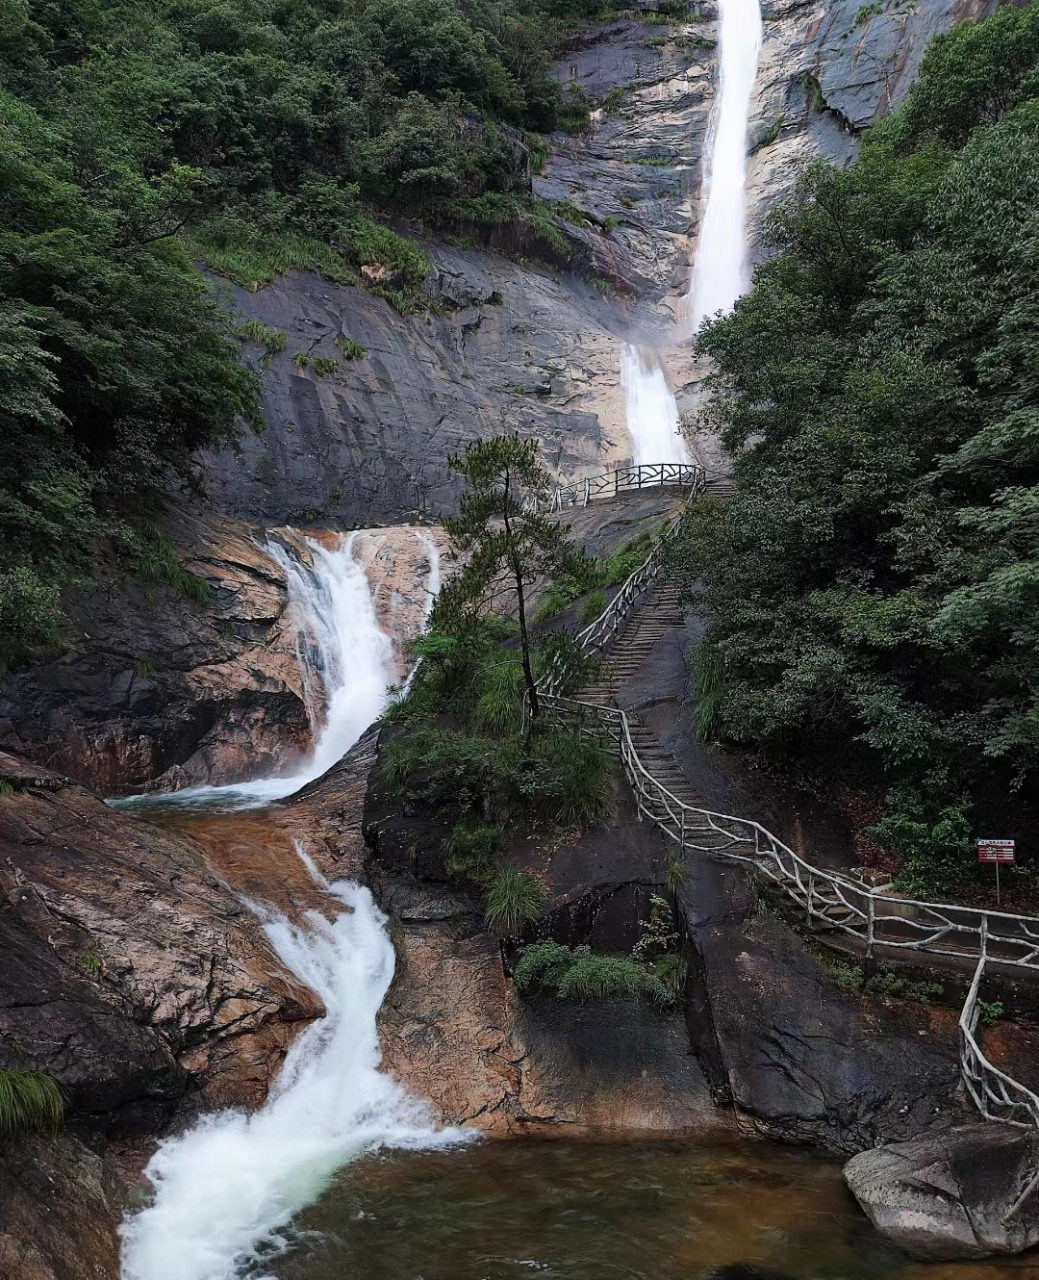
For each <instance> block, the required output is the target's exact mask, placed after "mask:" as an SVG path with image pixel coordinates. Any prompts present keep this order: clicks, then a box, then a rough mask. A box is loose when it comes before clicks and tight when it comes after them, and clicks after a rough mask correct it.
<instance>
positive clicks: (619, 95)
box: [602, 85, 624, 115]
mask: <svg viewBox="0 0 1039 1280" xmlns="http://www.w3.org/2000/svg"><path fill="white" fill-rule="evenodd" d="M623 101H624V89H623V88H622V87H621V86H620V85H616V86H615V87H614V88H612V89H611V90H610V91H609V93H608V94H607V95H606V97H605V98H603V100H602V109H603V111H605V112H606V114H607V115H612V114H613V112H614V111H619V110H620V106H621V103H622V102H623Z"/></svg>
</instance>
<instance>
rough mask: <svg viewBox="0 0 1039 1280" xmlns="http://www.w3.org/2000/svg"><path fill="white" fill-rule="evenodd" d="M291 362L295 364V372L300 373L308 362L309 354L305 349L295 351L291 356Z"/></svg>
mask: <svg viewBox="0 0 1039 1280" xmlns="http://www.w3.org/2000/svg"><path fill="white" fill-rule="evenodd" d="M292 363H293V364H294V365H295V366H296V371H297V373H302V372H303V370H304V369H305V368H307V366H308V365H309V364H310V356H309V355H308V354H307V352H305V351H297V352H296V354H295V355H294V356H293V357H292Z"/></svg>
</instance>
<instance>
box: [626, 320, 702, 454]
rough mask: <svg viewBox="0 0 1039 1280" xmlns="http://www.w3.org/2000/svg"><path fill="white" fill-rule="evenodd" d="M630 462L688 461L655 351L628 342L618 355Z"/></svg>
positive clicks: (669, 393)
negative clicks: (625, 410)
mask: <svg viewBox="0 0 1039 1280" xmlns="http://www.w3.org/2000/svg"><path fill="white" fill-rule="evenodd" d="M621 385H622V386H623V388H624V395H625V400H626V405H627V421H628V436H629V438H630V439H631V452H632V459H631V460H632V463H633V464H634V465H635V466H639V465H640V464H643V463H652V462H688V461H689V452H688V450H687V449H686V447H685V441H684V440H683V439H682V435H681V432H680V430H679V424H678V405H677V404H676V402H675V397H674V393H673V392H672V390H671V388H670V386H669V385H668V381H667V374H666V373H665V372H664V366H663V365H662V364H661V362H660V357H659V356H658V355H657V353H656V352H655V351H651V350H649V349H647V348H645V347H636V346H633V345H632V344H631V343H628V344H627V345H626V346H625V347H624V351H623V353H622V355H621Z"/></svg>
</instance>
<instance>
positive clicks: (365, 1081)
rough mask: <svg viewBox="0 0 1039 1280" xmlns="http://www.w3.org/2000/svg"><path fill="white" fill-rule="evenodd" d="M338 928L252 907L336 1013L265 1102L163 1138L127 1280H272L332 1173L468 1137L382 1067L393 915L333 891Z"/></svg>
mask: <svg viewBox="0 0 1039 1280" xmlns="http://www.w3.org/2000/svg"><path fill="white" fill-rule="evenodd" d="M305 861H307V863H308V866H309V867H310V870H311V874H312V875H314V878H315V880H317V882H318V883H319V884H320V885H321V886H322V888H324V889H325V890H326V891H327V892H328V894H329V895H330V896H331V897H332V898H333V899H335V900H337V906H338V907H339V913H338V914H337V915H336V916H335V918H334V919H333V920H331V921H329V920H327V919H325V917H324V916H322V915H321V914H320V913H319V912H317V911H310V912H308V913H307V915H306V923H305V926H303V927H300V926H297V925H294V924H292V923H291V922H290V921H289V920H287V919H286V918H285V917H284V916H281V915H278V914H275V913H272V912H268V911H266V910H264V909H263V908H260V907H256V906H253V904H250V906H253V910H255V911H256V912H257V914H258V915H259V916H260V917H261V920H262V921H263V927H264V930H265V932H266V934H267V937H268V938H269V939H270V942H271V945H272V946H273V948H274V950H275V951H276V952H277V953H278V955H279V957H280V958H281V959H282V961H284V963H285V965H286V966H287V967H288V968H289V969H291V970H292V972H293V973H294V974H295V975H296V977H297V978H299V980H300V981H301V982H304V983H306V984H307V985H308V986H310V987H312V988H313V989H314V990H315V991H316V992H317V993H318V994H319V995H320V996H321V998H322V1000H323V1001H324V1003H325V1007H326V1009H327V1011H328V1012H327V1016H326V1017H325V1018H324V1019H322V1020H319V1021H316V1022H314V1023H312V1024H311V1026H310V1027H308V1028H307V1030H306V1031H304V1032H303V1034H302V1035H301V1036H299V1037H298V1038H297V1039H296V1040H295V1041H294V1043H293V1045H292V1048H291V1049H290V1050H289V1053H288V1056H287V1057H286V1059H285V1063H284V1066H283V1067H282V1070H281V1073H280V1075H279V1078H278V1081H277V1083H276V1085H275V1087H274V1088H273V1089H272V1091H271V1094H270V1096H269V1097H268V1099H267V1102H266V1104H265V1105H264V1106H263V1107H262V1108H261V1109H260V1110H259V1111H257V1112H255V1113H253V1114H251V1115H249V1114H245V1113H243V1112H240V1111H221V1112H217V1113H215V1114H213V1115H209V1116H206V1117H204V1118H203V1119H202V1120H200V1121H199V1122H197V1123H196V1124H195V1125H194V1126H193V1127H192V1128H191V1129H190V1130H188V1132H187V1133H185V1134H183V1135H181V1136H180V1137H177V1138H170V1139H167V1140H166V1141H165V1142H163V1143H162V1145H161V1146H160V1147H159V1149H158V1150H157V1151H156V1152H155V1154H154V1155H153V1156H152V1158H151V1161H150V1162H149V1164H148V1167H147V1169H146V1170H145V1173H146V1174H147V1176H148V1178H149V1179H150V1180H151V1181H152V1183H153V1184H154V1186H155V1199H154V1202H153V1203H152V1204H151V1205H150V1206H149V1207H148V1208H146V1209H143V1210H141V1211H140V1212H139V1213H137V1214H135V1215H134V1216H132V1217H130V1218H129V1219H128V1220H127V1221H126V1222H125V1223H124V1224H123V1226H122V1228H121V1234H122V1237H123V1249H122V1262H123V1266H122V1276H123V1280H232V1278H233V1277H235V1276H238V1275H240V1274H242V1273H243V1272H244V1273H245V1274H248V1276H249V1277H250V1280H264V1277H265V1276H266V1275H267V1271H266V1268H265V1267H264V1266H263V1260H264V1259H269V1258H270V1257H271V1256H272V1255H273V1254H275V1253H277V1252H278V1251H279V1250H280V1249H282V1248H283V1247H284V1246H285V1245H286V1243H287V1240H286V1237H285V1228H286V1227H287V1225H288V1224H289V1222H290V1220H291V1219H292V1217H293V1216H294V1215H295V1214H296V1213H298V1212H299V1211H300V1210H301V1209H303V1208H305V1207H306V1205H308V1204H311V1203H312V1202H313V1201H314V1200H315V1199H316V1198H317V1197H318V1196H319V1195H320V1194H321V1192H322V1191H323V1190H324V1188H325V1187H326V1186H327V1184H328V1182H329V1180H330V1179H331V1177H332V1175H333V1173H334V1172H335V1171H336V1170H337V1169H338V1168H340V1167H341V1166H342V1165H344V1164H346V1163H348V1162H349V1161H351V1160H353V1159H355V1158H357V1157H358V1156H360V1155H362V1154H364V1153H366V1152H370V1151H373V1150H377V1149H379V1148H386V1147H394V1148H411V1149H416V1148H426V1147H432V1146H447V1145H451V1144H454V1143H458V1142H461V1141H466V1140H468V1139H469V1137H471V1135H469V1134H463V1133H461V1132H460V1131H458V1130H451V1129H449V1130H442V1131H440V1132H437V1131H435V1130H434V1129H433V1127H432V1126H431V1123H430V1119H429V1116H428V1114H427V1113H426V1110H425V1107H424V1105H423V1104H421V1103H419V1102H418V1101H416V1100H415V1099H413V1098H411V1097H410V1096H409V1095H408V1094H407V1093H406V1092H405V1091H404V1090H403V1089H402V1088H401V1087H400V1086H399V1085H398V1084H396V1083H395V1082H394V1080H393V1079H392V1078H391V1077H390V1076H388V1075H384V1074H383V1073H382V1072H380V1070H379V1062H380V1056H381V1055H380V1050H379V1036H378V1031H377V1028H376V1015H377V1014H378V1011H379V1007H380V1005H381V1004H382V1001H383V997H384V996H385V994H386V991H387V989H388V987H389V985H390V981H391V979H392V977H393V968H394V951H393V944H392V942H391V941H390V938H389V936H388V934H387V932H386V927H385V925H386V917H385V916H384V915H383V914H382V913H381V912H380V911H379V909H378V908H377V907H376V906H375V904H374V902H373V901H372V896H371V894H370V893H369V892H368V890H367V889H365V888H362V887H360V886H359V885H356V884H351V883H350V882H349V881H345V880H344V881H339V882H338V883H336V884H328V883H327V882H326V881H325V880H323V879H322V878H321V876H320V875H319V874H318V873H317V872H316V870H315V869H314V867H313V864H312V863H310V862H309V860H307V859H305Z"/></svg>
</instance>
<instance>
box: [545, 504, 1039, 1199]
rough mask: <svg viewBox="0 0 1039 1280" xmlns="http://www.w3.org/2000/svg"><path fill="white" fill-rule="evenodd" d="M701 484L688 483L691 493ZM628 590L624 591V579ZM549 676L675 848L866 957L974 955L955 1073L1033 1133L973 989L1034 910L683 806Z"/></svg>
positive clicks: (1016, 942)
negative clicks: (988, 1041) (953, 892)
mask: <svg viewBox="0 0 1039 1280" xmlns="http://www.w3.org/2000/svg"><path fill="white" fill-rule="evenodd" d="M702 488H703V484H702V482H701V483H700V485H699V487H695V486H694V490H693V493H692V494H691V495H690V496H691V497H694V496H695V495H696V494H697V493H698V492H700V491H702ZM680 521H681V516H679V517H678V518H677V519H676V520H675V521H674V522H672V524H671V526H669V528H668V530H667V531H666V532H665V534H664V535H663V536H662V537H661V538H660V539H659V540H658V542H657V543H656V545H655V546H654V548H653V550H652V551H651V552H650V554H649V556H648V557H647V559H646V561H645V562H644V564H642V565H641V566H640V567H639V569H637V570H636V571H635V572H634V573H633V574H632V575H631V577H630V578H629V579H628V582H627V583H625V585H624V587H622V588H621V591H620V592H618V594H617V596H616V597H615V598H614V600H613V601H611V602H610V604H609V605H608V606H607V608H606V609H605V610H604V611H603V613H602V614H601V615H600V617H599V618H597V619H596V620H595V622H593V623H592V624H591V625H590V626H589V627H587V628H586V629H585V630H584V631H582V632H581V633H580V636H579V637H578V638H579V640H580V641H581V645H582V647H583V648H584V649H585V650H587V651H592V650H601V649H602V648H603V647H604V645H605V644H606V643H608V642H609V640H611V639H612V638H613V637H614V636H615V635H616V634H617V632H618V631H619V630H620V628H621V626H622V625H623V623H624V622H625V620H626V619H627V618H628V616H630V614H631V612H632V611H633V609H634V608H635V606H636V604H637V603H638V601H639V600H640V599H641V598H642V595H643V594H644V592H645V589H646V587H647V586H648V585H649V584H650V583H651V582H652V581H653V579H654V578H655V577H656V576H657V574H658V573H659V571H660V568H661V565H662V563H663V553H664V547H665V546H666V543H667V541H668V539H669V538H670V537H673V536H674V534H675V533H676V532H677V529H678V528H679V525H680ZM629 583H630V584H631V589H630V590H629V589H628V584H629ZM557 687H558V678H557V677H556V675H555V673H553V674H551V675H550V676H549V677H548V678H547V679H546V680H545V681H544V682H543V683H542V686H541V687H540V688H539V697H538V701H539V706H540V709H541V711H542V713H543V714H545V715H548V716H549V717H551V718H552V719H555V720H557V721H560V722H563V723H566V724H569V725H571V726H573V725H576V726H577V727H578V728H580V729H581V730H583V731H589V732H594V733H596V734H605V735H606V736H607V737H608V738H609V739H610V741H612V742H613V743H614V744H615V745H616V747H617V751H618V755H619V757H620V761H621V765H622V767H623V769H624V773H625V777H626V778H627V781H628V783H629V785H630V786H631V789H632V791H633V793H634V796H635V801H636V805H637V808H638V814H639V819H640V820H641V819H642V818H648V819H649V820H650V821H651V822H652V823H653V824H654V825H655V826H656V827H657V828H658V829H659V830H660V831H662V832H663V834H664V835H665V836H666V837H667V838H668V839H669V840H671V841H672V842H674V843H675V844H676V845H677V846H678V848H679V850H680V851H681V852H682V853H683V854H684V853H685V852H686V851H691V852H696V853H704V854H708V855H709V856H711V857H715V858H720V859H722V860H724V861H728V862H735V863H741V864H743V865H745V866H748V867H750V868H752V869H753V870H755V871H756V872H758V873H759V874H761V875H763V876H765V877H766V878H767V879H769V880H771V881H772V882H773V883H774V884H777V885H779V886H780V887H781V888H782V889H783V890H784V891H785V892H786V893H787V894H788V895H789V897H790V898H792V899H793V901H794V902H795V903H797V905H798V906H799V907H801V908H802V909H803V910H804V912H805V917H806V920H807V922H808V924H810V925H811V924H820V925H823V926H824V927H827V928H830V929H834V930H836V931H839V932H842V933H844V934H847V935H851V936H852V937H855V938H857V939H858V940H859V941H861V942H862V943H864V944H865V954H866V956H867V958H872V957H873V956H874V955H875V953H876V951H877V949H878V948H879V949H883V950H884V951H885V952H905V953H907V954H912V955H915V954H921V953H923V954H929V955H935V956H941V957H944V958H966V959H975V958H976V959H977V961H978V965H977V969H976V971H975V974H974V980H973V983H972V984H971V987H970V991H969V992H968V995H967V999H966V1002H965V1003H964V1006H963V1010H962V1013H961V1015H960V1023H959V1035H960V1073H961V1076H962V1079H963V1083H964V1086H965V1088H966V1090H967V1092H968V1093H969V1094H970V1096H971V1098H972V1099H973V1101H974V1103H975V1104H976V1105H977V1107H978V1109H979V1110H980V1111H981V1114H982V1115H983V1116H984V1117H985V1118H986V1119H988V1120H1000V1121H1003V1122H1005V1123H1008V1124H1016V1125H1020V1126H1024V1127H1026V1128H1030V1129H1035V1130H1037V1131H1039V1097H1037V1096H1036V1094H1034V1093H1033V1092H1032V1091H1031V1090H1030V1089H1028V1088H1026V1087H1025V1086H1024V1085H1023V1084H1020V1083H1019V1082H1018V1081H1016V1080H1013V1079H1012V1078H1011V1077H1010V1076H1008V1075H1006V1073H1005V1072H1002V1071H1000V1070H999V1069H998V1068H997V1067H995V1066H993V1064H992V1063H991V1062H989V1060H988V1058H986V1056H985V1054H984V1053H983V1052H982V1050H981V1048H980V1047H979V1045H978V1042H977V1039H976V1036H975V1032H976V1030H977V1024H978V1018H979V1012H980V1007H979V990H980V985H981V981H982V977H983V975H984V972H985V967H986V965H987V964H989V963H996V964H999V965H1003V966H1008V967H1009V968H1011V969H1017V970H1027V971H1029V972H1034V973H1039V918H1037V917H1035V916H1026V915H1018V914H1015V913H1013V912H1007V911H987V910H984V909H981V908H977V907H963V906H958V905H955V904H952V903H935V902H921V901H918V900H916V899H913V898H902V897H898V896H897V895H895V894H890V893H885V892H883V891H882V890H877V889H874V888H871V887H869V886H867V885H865V884H862V883H860V882H858V881H856V880H854V879H853V878H851V877H850V876H848V875H845V874H842V873H841V872H839V871H830V870H825V869H823V868H821V867H815V866H813V865H812V864H811V863H810V862H807V861H805V859H804V858H802V857H801V856H800V855H799V854H797V853H795V852H794V851H793V850H792V849H791V848H789V846H788V845H786V844H784V843H783V841H782V840H780V839H779V838H778V837H777V836H774V835H773V834H772V833H771V832H770V831H768V830H766V829H765V828H764V827H763V826H761V825H760V823H757V822H754V821H752V820H750V819H747V818H737V817H734V816H732V815H731V814H724V813H714V812H712V811H710V810H708V809H701V808H698V807H696V806H695V805H689V804H686V802H685V801H684V800H681V799H679V797H678V796H676V795H675V794H674V793H673V792H672V791H670V790H669V789H668V788H667V787H666V786H664V784H663V783H662V782H660V781H658V780H657V779H656V778H654V777H653V775H652V774H651V773H650V772H649V770H648V769H647V768H646V767H645V765H644V764H643V763H642V760H641V759H640V758H639V754H638V751H637V750H636V748H635V743H634V741H633V739H632V735H631V726H630V723H629V720H628V716H627V715H626V714H625V712H623V711H621V710H620V709H619V708H617V707H607V706H602V705H600V704H598V703H593V702H583V701H579V700H577V699H573V698H565V697H561V696H560V695H559V694H557V693H556V692H555V690H556V688H557ZM1037 1186H1039V1167H1037V1169H1036V1171H1035V1176H1034V1177H1032V1178H1031V1179H1030V1180H1029V1181H1028V1183H1027V1184H1026V1186H1025V1187H1024V1189H1023V1190H1022V1191H1021V1193H1020V1194H1019V1195H1018V1197H1017V1199H1016V1200H1015V1202H1014V1204H1013V1205H1012V1206H1011V1208H1010V1209H1009V1210H1008V1212H1007V1213H1006V1215H1005V1216H1004V1222H1005V1221H1006V1220H1007V1219H1008V1218H1010V1217H1012V1216H1013V1215H1014V1214H1015V1213H1016V1212H1017V1211H1018V1210H1019V1209H1020V1207H1021V1206H1022V1204H1023V1203H1024V1201H1025V1199H1026V1198H1027V1197H1028V1196H1029V1195H1030V1194H1031V1193H1032V1192H1033V1191H1034V1190H1035V1189H1036V1187H1037Z"/></svg>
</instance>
